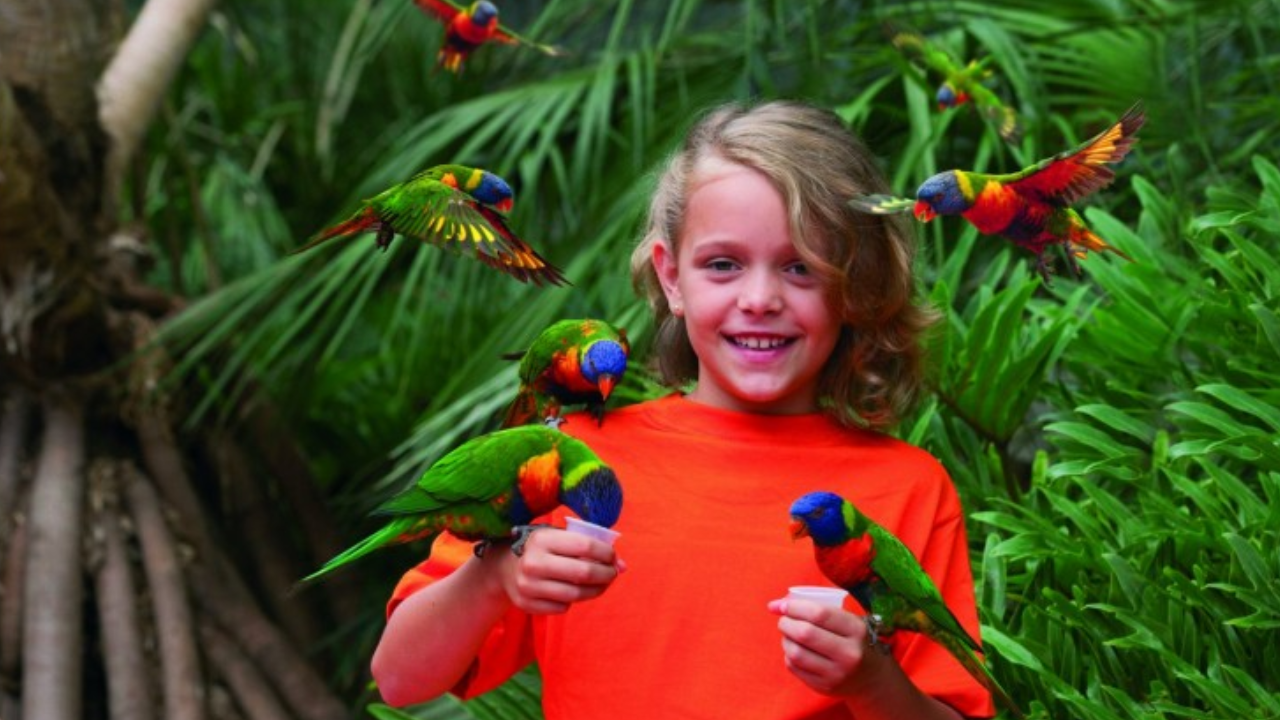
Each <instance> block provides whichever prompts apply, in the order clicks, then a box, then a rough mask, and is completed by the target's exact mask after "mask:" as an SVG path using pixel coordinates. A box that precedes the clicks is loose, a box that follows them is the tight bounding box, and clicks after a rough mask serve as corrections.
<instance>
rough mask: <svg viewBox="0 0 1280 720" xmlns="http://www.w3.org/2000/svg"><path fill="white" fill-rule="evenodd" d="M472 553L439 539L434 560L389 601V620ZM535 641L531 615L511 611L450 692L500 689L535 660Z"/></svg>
mask: <svg viewBox="0 0 1280 720" xmlns="http://www.w3.org/2000/svg"><path fill="white" fill-rule="evenodd" d="M471 553H472V545H471V544H470V543H468V542H465V541H462V540H459V539H457V538H455V537H453V536H452V535H448V534H443V535H441V536H440V537H439V538H437V539H436V542H435V544H434V545H433V546H432V549H431V557H430V558H428V559H427V560H424V561H423V562H421V563H418V564H417V565H415V566H414V567H413V568H411V569H410V570H409V571H408V572H406V573H405V574H404V575H403V576H401V578H400V581H399V582H398V583H397V584H396V587H395V590H393V591H392V592H391V598H390V599H389V600H388V601H387V617H391V613H393V612H395V610H396V608H397V607H399V606H400V603H402V602H404V600H405V598H407V597H409V596H410V595H412V594H414V593H415V592H417V591H419V590H421V589H422V588H424V587H426V586H427V585H430V584H431V583H433V582H435V581H436V580H439V579H441V578H443V577H445V576H447V575H448V574H449V573H451V572H453V571H454V570H456V569H457V568H458V567H459V566H461V565H462V563H464V562H466V561H467V558H469V557H470V556H471ZM532 638H533V635H532V626H531V622H530V617H529V615H528V614H526V613H524V612H522V611H520V610H518V609H516V608H512V609H510V610H508V611H507V612H506V613H505V614H504V615H503V616H502V618H501V619H499V620H498V622H497V623H495V624H494V626H493V628H491V629H490V630H489V634H488V636H487V637H485V639H484V642H483V643H482V644H481V646H480V652H479V653H478V654H477V655H476V659H475V660H474V661H473V662H472V663H471V667H470V668H469V669H468V670H467V672H466V674H465V675H463V676H462V679H461V680H459V681H458V684H457V685H455V686H454V687H453V688H452V689H451V690H450V692H452V693H453V694H454V695H457V696H458V697H460V698H463V699H467V698H471V697H475V696H476V695H480V694H482V693H486V692H488V691H490V690H492V689H494V688H496V687H498V686H499V685H501V684H502V683H503V682H505V681H506V680H507V679H508V678H510V677H511V676H512V675H514V674H515V673H517V672H519V671H520V670H521V669H522V668H523V667H525V666H526V665H528V664H529V663H530V662H532V661H533V639H532Z"/></svg>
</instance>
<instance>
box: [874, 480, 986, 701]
mask: <svg viewBox="0 0 1280 720" xmlns="http://www.w3.org/2000/svg"><path fill="white" fill-rule="evenodd" d="M934 518H935V519H934V525H933V531H932V532H931V533H930V534H929V539H928V542H927V544H926V546H925V547H924V549H923V550H922V552H921V554H920V558H919V560H920V564H921V566H922V567H923V568H924V569H925V572H927V573H928V574H929V576H930V577H931V578H933V581H934V583H935V584H936V585H937V586H938V590H939V592H941V593H942V598H943V600H944V601H945V602H946V604H947V607H948V608H950V609H951V611H952V612H953V613H954V614H955V616H956V619H957V620H959V621H960V624H961V625H962V626H963V627H964V629H965V630H966V631H968V633H969V634H970V635H971V636H972V637H973V638H975V639H979V641H980V637H979V623H978V608H977V604H976V600H975V598H974V590H973V571H972V570H971V566H970V558H969V543H968V537H967V534H966V532H965V526H964V515H963V513H962V511H961V508H960V501H959V498H958V497H956V494H955V490H954V487H952V486H951V482H950V480H949V479H947V480H946V484H945V486H944V491H943V493H942V497H941V499H940V502H939V503H938V506H937V509H936V514H935V516H934ZM901 639H902V641H903V646H902V647H900V648H897V649H896V651H895V655H897V657H898V661H899V662H900V663H901V665H902V667H903V670H905V671H906V672H907V674H908V675H910V676H911V678H912V681H913V682H915V684H916V686H917V687H918V688H920V690H921V691H922V692H924V693H925V694H926V695H929V696H930V697H933V698H937V699H938V700H940V701H942V702H944V703H946V704H947V705H949V706H951V707H952V708H954V709H955V710H956V712H959V713H960V714H962V715H964V716H965V717H968V718H988V717H992V716H994V715H995V706H994V704H993V702H992V698H991V694H990V693H989V692H988V691H987V689H986V688H984V687H982V685H981V684H979V683H978V681H977V680H975V679H974V678H973V676H971V675H970V674H969V672H968V671H967V670H965V669H964V667H963V666H961V665H960V663H959V661H958V660H956V659H955V658H954V657H953V656H952V655H951V654H950V653H949V652H948V651H947V650H946V649H945V648H943V647H942V646H941V645H939V644H938V643H936V642H934V641H933V640H931V639H929V638H926V637H924V636H922V635H918V634H916V633H903V634H902V636H901Z"/></svg>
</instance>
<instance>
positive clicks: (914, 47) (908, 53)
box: [882, 22, 962, 79]
mask: <svg viewBox="0 0 1280 720" xmlns="http://www.w3.org/2000/svg"><path fill="white" fill-rule="evenodd" d="M882 29H883V31H884V34H885V36H886V37H888V38H889V42H890V44H892V45H893V46H894V47H895V48H897V49H898V52H900V53H902V55H903V57H905V58H907V59H908V60H910V61H911V62H913V63H915V64H916V65H919V66H920V67H922V68H925V69H926V70H932V71H933V72H935V73H937V74H939V75H941V76H942V77H944V78H947V79H950V78H952V77H954V76H956V75H957V74H958V73H960V72H962V70H961V67H960V64H959V63H957V62H956V61H955V59H953V58H952V57H951V55H950V54H949V53H947V52H946V51H945V50H942V49H940V48H938V46H936V45H934V44H933V43H931V42H929V41H928V40H926V39H925V37H924V36H923V35H921V34H920V33H918V32H916V31H915V30H912V29H909V28H906V27H904V26H902V25H900V24H897V23H891V22H886V23H885V24H884V25H883V28H882Z"/></svg>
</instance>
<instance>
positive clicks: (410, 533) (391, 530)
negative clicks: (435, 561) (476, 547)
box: [299, 517, 440, 584]
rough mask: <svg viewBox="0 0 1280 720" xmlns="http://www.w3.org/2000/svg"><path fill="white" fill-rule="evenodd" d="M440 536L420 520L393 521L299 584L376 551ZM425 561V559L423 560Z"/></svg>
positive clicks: (334, 558)
mask: <svg viewBox="0 0 1280 720" xmlns="http://www.w3.org/2000/svg"><path fill="white" fill-rule="evenodd" d="M439 534H440V528H437V527H430V526H428V524H427V523H426V522H424V521H423V519H422V518H417V517H409V518H400V519H397V520H393V521H392V522H390V523H388V524H387V525H385V526H383V527H382V529H380V530H378V531H377V532H375V533H373V534H372V535H370V536H368V537H366V538H365V539H364V540H361V541H360V542H358V543H356V544H355V545H352V546H351V547H349V548H347V549H346V550H343V551H342V552H340V553H338V554H337V555H335V556H333V558H331V559H330V560H329V562H327V563H325V564H324V565H323V566H321V568H320V569H319V570H316V571H315V572H313V573H311V574H310V575H308V576H306V577H304V578H302V580H301V581H299V582H300V583H303V584H305V583H309V582H312V581H314V580H316V579H318V578H320V577H323V576H325V575H328V574H329V573H331V572H333V571H334V570H337V569H338V568H340V567H342V566H343V565H346V564H347V563H350V562H354V561H356V560H359V559H360V558H362V557H364V556H365V555H368V554H369V553H371V552H374V551H376V550H381V549H382V548H384V547H390V546H391V545H400V544H402V543H407V542H412V541H414V540H421V539H424V538H433V539H434V537H435V536H436V535H439ZM423 559H424V560H425V559H426V558H425V557H424V558H423Z"/></svg>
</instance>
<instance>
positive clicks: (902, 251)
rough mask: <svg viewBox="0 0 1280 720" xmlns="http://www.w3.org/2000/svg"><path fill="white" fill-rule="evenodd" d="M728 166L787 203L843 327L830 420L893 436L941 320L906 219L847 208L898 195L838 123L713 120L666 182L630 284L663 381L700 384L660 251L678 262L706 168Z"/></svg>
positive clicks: (774, 112) (777, 110)
mask: <svg viewBox="0 0 1280 720" xmlns="http://www.w3.org/2000/svg"><path fill="white" fill-rule="evenodd" d="M707 158H720V159H722V160H726V161H729V162H732V163H736V164H739V165H743V166H746V167H750V168H753V169H755V170H757V171H759V172H761V173H763V174H764V175H765V176H766V177H767V178H769V180H770V182H772V183H773V185H774V187H775V188H776V189H777V190H778V192H779V193H780V194H781V195H782V198H783V200H784V202H785V204H786V207H787V213H788V215H789V223H790V229H791V237H792V238H793V241H794V242H795V245H796V250H797V252H798V253H799V255H800V257H801V259H802V260H803V261H804V262H805V264H806V266H807V267H808V268H809V269H810V271H811V272H813V273H814V274H815V275H816V276H817V277H819V278H820V279H821V281H822V283H823V285H824V287H825V288H826V289H827V292H828V293H829V295H828V301H829V302H830V303H831V305H832V307H834V308H836V309H837V311H838V314H839V315H840V316H841V318H842V327H841V331H840V338H839V341H838V342H837V344H836V347H835V350H834V351H833V352H832V354H831V357H830V358H829V359H828V360H827V362H826V364H825V365H824V366H823V369H822V373H821V376H820V378H819V385H818V393H819V398H820V400H821V402H822V405H823V408H824V410H826V411H827V412H830V413H831V414H832V415H833V416H834V417H835V418H836V419H837V420H838V421H839V422H840V423H842V424H844V425H849V426H866V427H872V428H878V429H879V428H886V427H889V426H891V425H893V424H894V423H896V422H897V421H898V420H899V419H900V418H901V417H902V415H903V414H904V413H905V412H907V411H908V410H909V409H910V407H911V406H912V405H913V404H914V403H915V401H916V399H917V398H918V396H919V394H920V388H921V386H922V385H923V382H924V369H923V351H922V349H921V344H920V340H921V335H922V333H923V332H924V330H925V329H926V328H927V327H928V326H929V325H930V324H931V323H932V322H933V321H934V319H935V313H934V312H933V311H932V310H931V309H929V308H928V307H927V306H925V305H924V304H922V302H920V301H919V300H918V299H917V293H916V288H915V278H914V276H913V274H912V263H913V260H914V256H915V244H914V236H913V234H912V233H911V232H910V231H909V229H908V228H907V227H906V226H905V221H904V220H903V218H902V217H901V216H873V215H867V214H864V213H861V212H858V211H856V210H854V209H852V208H850V207H849V204H848V201H849V199H850V198H851V197H853V196H854V195H856V194H858V193H883V192H888V183H887V182H886V181H885V179H884V177H883V175H882V173H881V172H880V170H879V168H878V167H877V166H876V164H875V162H874V159H873V158H872V155H871V153H870V151H868V150H867V148H866V146H865V145H863V143H862V141H861V140H859V139H858V138H857V136H856V135H854V134H853V133H852V132H851V131H850V130H849V129H848V128H847V127H846V126H845V124H844V123H843V122H842V121H841V120H840V118H839V117H838V116H836V115H835V114H834V113H832V112H830V111H828V110H824V109H820V108H817V107H814V106H811V105H807V104H804V103H799V102H790V101H773V102H767V103H764V104H759V105H755V106H746V105H741V104H736V103H735V104H728V105H724V106H721V107H718V108H715V109H713V110H711V111H710V112H709V113H707V114H706V115H704V116H703V117H702V119H701V120H699V121H698V122H697V123H696V124H695V125H694V126H693V127H692V129H691V130H690V131H689V134H688V136H687V137H686V138H685V142H684V144H683V145H682V146H681V148H680V149H679V150H678V151H676V152H675V153H674V154H673V155H672V156H671V157H670V158H669V159H668V160H667V163H666V165H665V167H664V169H663V170H662V171H661V173H660V175H659V177H658V182H657V186H656V188H655V189H654V193H653V199H652V201H651V202H650V205H649V216H648V223H647V225H646V229H645V234H644V237H643V238H642V239H641V241H640V244H639V245H638V246H637V247H636V249H635V251H634V253H632V256H631V277H632V282H633V283H634V285H635V287H636V289H637V291H638V292H640V293H641V294H642V295H643V296H644V297H645V298H646V299H647V300H648V301H649V304H650V307H651V308H652V309H653V312H654V319H655V321H656V325H657V328H658V329H657V335H656V337H655V340H654V358H655V360H656V363H657V369H658V372H659V373H660V374H661V375H662V378H663V381H664V382H666V383H667V384H668V385H671V386H672V387H679V386H680V385H683V384H684V383H687V382H689V381H692V380H694V379H696V378H697V376H698V358H697V356H696V355H695V354H694V352H693V347H692V346H691V345H690V343H689V336H688V334H687V332H686V330H685V327H684V321H683V320H682V319H680V318H678V317H676V316H674V315H673V314H672V312H671V308H670V307H669V306H668V304H667V298H666V295H665V294H664V293H663V291H662V286H661V284H660V283H659V280H658V276H657V272H656V270H655V269H654V266H653V246H654V244H655V243H659V242H666V243H668V245H669V247H670V250H671V252H672V254H673V256H678V255H679V252H680V242H679V240H680V232H681V229H682V227H683V224H684V217H685V209H686V206H687V202H688V194H689V193H688V191H689V188H690V186H691V184H692V181H693V178H694V177H695V175H696V174H697V172H698V170H699V166H700V163H701V162H702V161H703V160H704V159H707Z"/></svg>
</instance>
